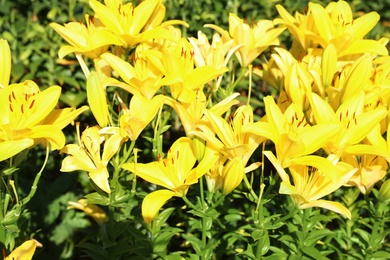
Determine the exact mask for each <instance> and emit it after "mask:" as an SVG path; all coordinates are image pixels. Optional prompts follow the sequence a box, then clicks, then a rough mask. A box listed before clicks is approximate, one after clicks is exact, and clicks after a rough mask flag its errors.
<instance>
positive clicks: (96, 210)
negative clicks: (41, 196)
mask: <svg viewBox="0 0 390 260" xmlns="http://www.w3.org/2000/svg"><path fill="white" fill-rule="evenodd" d="M69 205H70V206H68V208H67V209H79V210H82V211H84V212H85V213H86V214H88V215H89V216H91V217H92V218H93V219H94V220H95V221H96V223H98V224H99V225H102V224H104V223H105V222H107V221H108V216H107V214H106V213H105V212H104V210H102V209H101V208H100V207H99V206H97V205H94V204H90V203H88V202H87V200H86V199H79V200H78V201H77V202H73V201H69Z"/></svg>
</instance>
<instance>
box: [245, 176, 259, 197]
mask: <svg viewBox="0 0 390 260" xmlns="http://www.w3.org/2000/svg"><path fill="white" fill-rule="evenodd" d="M244 183H245V185H246V187H247V188H248V190H249V192H250V194H251V195H252V197H253V198H254V199H255V200H259V197H257V194H256V193H255V192H254V190H253V189H252V185H251V184H250V183H249V181H248V177H246V174H244Z"/></svg>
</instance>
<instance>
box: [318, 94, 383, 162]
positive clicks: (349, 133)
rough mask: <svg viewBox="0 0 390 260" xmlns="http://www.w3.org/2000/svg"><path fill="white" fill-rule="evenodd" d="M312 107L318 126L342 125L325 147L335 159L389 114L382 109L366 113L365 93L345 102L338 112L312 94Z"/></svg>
mask: <svg viewBox="0 0 390 260" xmlns="http://www.w3.org/2000/svg"><path fill="white" fill-rule="evenodd" d="M311 107H312V111H313V117H314V119H315V121H316V122H317V124H327V123H335V122H339V123H340V125H341V128H340V129H339V131H338V132H337V134H336V135H334V136H333V138H332V139H331V140H330V142H329V143H328V144H327V145H326V146H324V147H323V148H324V149H325V151H326V152H327V153H328V154H333V156H335V159H338V158H340V156H342V154H343V153H344V151H345V149H346V148H347V147H349V146H351V145H355V144H357V143H359V142H360V141H362V140H363V139H364V138H365V137H366V136H367V135H368V134H369V133H370V132H371V131H372V130H373V129H374V127H375V126H376V125H378V124H379V122H380V121H381V120H382V119H383V118H384V117H385V116H386V114H387V111H386V109H384V108H380V107H378V108H376V109H373V110H371V111H367V112H365V111H364V94H363V92H360V94H357V95H355V96H354V98H350V99H349V100H347V101H346V102H344V103H343V104H342V105H341V106H340V107H339V108H338V109H337V111H336V112H334V111H333V109H332V108H331V106H330V105H329V104H328V103H327V102H326V101H325V100H323V99H322V98H321V97H319V96H318V95H317V94H315V93H312V98H311Z"/></svg>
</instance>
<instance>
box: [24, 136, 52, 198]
mask: <svg viewBox="0 0 390 260" xmlns="http://www.w3.org/2000/svg"><path fill="white" fill-rule="evenodd" d="M49 152H50V144H48V145H47V146H46V157H45V161H44V162H43V165H42V167H41V170H40V171H39V172H38V173H37V175H36V176H35V179H34V182H33V185H32V186H31V190H30V193H29V194H28V195H27V197H25V198H24V199H23V200H22V201H21V205H26V204H27V203H28V202H29V201H30V200H31V198H32V197H34V195H35V192H36V191H37V188H38V182H39V179H40V178H41V174H42V172H43V169H45V167H46V164H47V160H48V159H49Z"/></svg>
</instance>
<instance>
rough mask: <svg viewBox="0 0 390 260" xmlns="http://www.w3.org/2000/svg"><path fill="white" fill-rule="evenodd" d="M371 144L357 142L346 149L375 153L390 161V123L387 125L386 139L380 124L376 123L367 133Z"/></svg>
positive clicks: (357, 153)
mask: <svg viewBox="0 0 390 260" xmlns="http://www.w3.org/2000/svg"><path fill="white" fill-rule="evenodd" d="M367 140H368V142H369V143H370V144H356V145H352V146H349V147H348V148H347V149H346V150H345V151H346V152H347V153H349V154H356V155H374V156H380V157H383V158H384V159H385V160H386V161H387V162H388V163H390V124H388V126H387V131H386V139H385V138H383V136H382V132H381V127H380V125H378V124H377V125H376V126H375V127H374V128H373V129H372V131H370V132H369V134H368V135H367Z"/></svg>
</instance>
